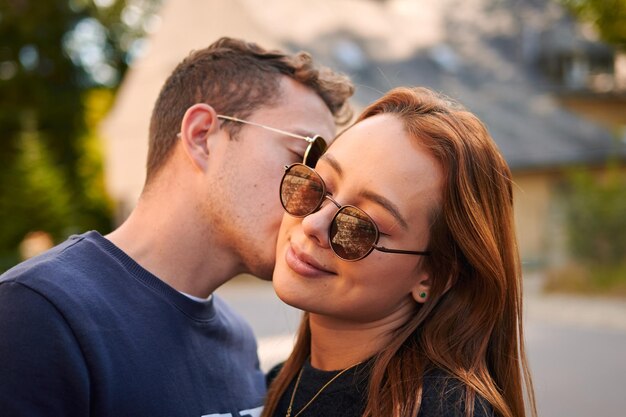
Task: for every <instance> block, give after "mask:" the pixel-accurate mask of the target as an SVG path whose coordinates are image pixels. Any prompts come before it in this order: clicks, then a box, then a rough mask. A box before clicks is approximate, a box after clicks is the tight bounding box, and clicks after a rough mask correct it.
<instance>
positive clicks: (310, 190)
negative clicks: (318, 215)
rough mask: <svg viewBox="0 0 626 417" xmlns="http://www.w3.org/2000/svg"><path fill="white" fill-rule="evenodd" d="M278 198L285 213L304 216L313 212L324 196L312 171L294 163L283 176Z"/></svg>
mask: <svg viewBox="0 0 626 417" xmlns="http://www.w3.org/2000/svg"><path fill="white" fill-rule="evenodd" d="M280 198H281V202H282V204H283V207H285V210H286V211H287V213H289V214H291V215H293V216H306V215H308V214H311V213H313V212H314V211H315V210H316V209H317V207H318V206H319V204H320V202H321V201H322V199H323V198H324V186H323V184H322V183H321V181H320V179H319V178H318V177H317V176H316V175H315V173H314V172H312V171H311V170H309V169H308V168H306V167H303V166H298V165H296V166H294V167H292V168H290V169H289V171H288V172H287V173H286V174H285V176H284V178H283V182H282V184H281V188H280Z"/></svg>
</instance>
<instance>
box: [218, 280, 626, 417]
mask: <svg viewBox="0 0 626 417" xmlns="http://www.w3.org/2000/svg"><path fill="white" fill-rule="evenodd" d="M539 286H540V281H539V279H538V278H535V277H530V278H527V281H526V284H525V292H526V304H525V308H526V311H525V318H526V327H525V329H526V342H527V350H528V357H529V361H530V366H531V371H532V373H533V378H534V384H535V393H536V396H537V404H538V413H539V416H540V417H565V416H567V417H589V416H594V415H597V416H602V417H623V416H624V410H626V390H625V389H624V387H626V301H623V300H612V299H599V298H584V297H581V296H576V297H574V296H564V295H544V294H541V293H540V292H539ZM218 294H220V296H222V297H223V298H224V299H226V300H227V301H228V302H229V303H230V304H231V305H232V306H233V307H234V308H235V309H236V310H237V311H238V312H239V313H240V314H242V315H243V316H244V317H245V318H246V320H248V322H249V323H250V324H251V325H252V327H253V329H254V332H255V334H256V335H257V338H258V341H259V356H260V359H261V366H262V367H263V369H264V370H267V369H269V368H270V367H271V366H272V365H274V364H276V363H277V362H279V361H281V360H283V359H284V358H285V356H286V355H287V354H288V353H289V351H290V349H291V344H292V341H293V332H294V331H295V329H296V328H297V325H298V322H299V312H298V311H297V310H294V309H292V308H291V307H288V306H285V305H284V304H282V303H281V302H280V300H278V299H277V297H276V296H275V295H274V292H273V290H272V287H271V284H270V283H267V282H262V281H260V280H257V279H253V278H250V277H241V278H237V279H236V280H234V281H232V282H230V283H228V284H227V285H225V286H224V287H223V288H221V289H220V290H219V291H218Z"/></svg>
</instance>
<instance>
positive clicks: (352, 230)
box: [330, 206, 378, 261]
mask: <svg viewBox="0 0 626 417" xmlns="http://www.w3.org/2000/svg"><path fill="white" fill-rule="evenodd" d="M377 238H378V230H377V229H376V225H375V224H374V222H373V221H372V219H371V218H370V217H369V216H368V215H367V214H365V212H363V211H362V210H360V209H358V208H356V207H351V206H344V207H343V208H341V209H340V210H339V211H338V212H337V214H335V217H334V218H333V221H332V223H331V224H330V245H331V247H332V249H333V251H335V253H336V254H337V256H339V257H340V258H342V259H345V260H348V261H356V260H359V259H361V258H363V257H365V256H366V255H367V254H368V253H370V251H371V250H372V248H373V245H374V244H375V243H376V239H377Z"/></svg>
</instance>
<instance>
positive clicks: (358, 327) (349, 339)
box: [309, 310, 413, 371]
mask: <svg viewBox="0 0 626 417" xmlns="http://www.w3.org/2000/svg"><path fill="white" fill-rule="evenodd" d="M409 314H413V310H411V311H410V312H407V311H404V312H403V314H398V315H393V316H391V317H386V318H384V319H381V320H378V321H375V322H368V323H355V322H348V321H342V320H338V319H336V318H333V317H328V316H324V315H318V314H315V313H309V324H310V328H311V365H312V366H313V367H314V368H317V369H321V370H325V371H335V370H339V369H345V368H347V367H350V366H352V365H354V364H356V363H359V362H363V361H365V360H367V359H368V358H370V357H372V356H374V355H375V354H376V353H378V352H380V351H381V350H382V349H383V348H384V346H386V345H388V344H389V343H390V342H391V340H392V338H393V337H394V333H395V330H397V329H398V328H399V327H400V326H402V325H403V324H404V323H406V322H407V320H408V318H409Z"/></svg>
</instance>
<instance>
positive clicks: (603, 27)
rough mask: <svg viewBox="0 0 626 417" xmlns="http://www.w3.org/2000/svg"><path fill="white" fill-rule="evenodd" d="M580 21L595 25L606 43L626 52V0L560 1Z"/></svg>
mask: <svg viewBox="0 0 626 417" xmlns="http://www.w3.org/2000/svg"><path fill="white" fill-rule="evenodd" d="M560 1H561V3H563V4H564V5H565V6H566V7H567V8H568V9H569V10H571V11H572V12H573V13H574V14H575V15H576V16H578V17H579V18H580V19H582V20H585V21H588V22H591V23H593V25H594V26H595V27H596V29H597V30H598V33H599V34H600V36H601V37H602V39H603V40H604V41H605V42H608V43H611V44H613V45H616V46H617V47H618V48H620V49H622V50H626V0H560Z"/></svg>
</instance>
